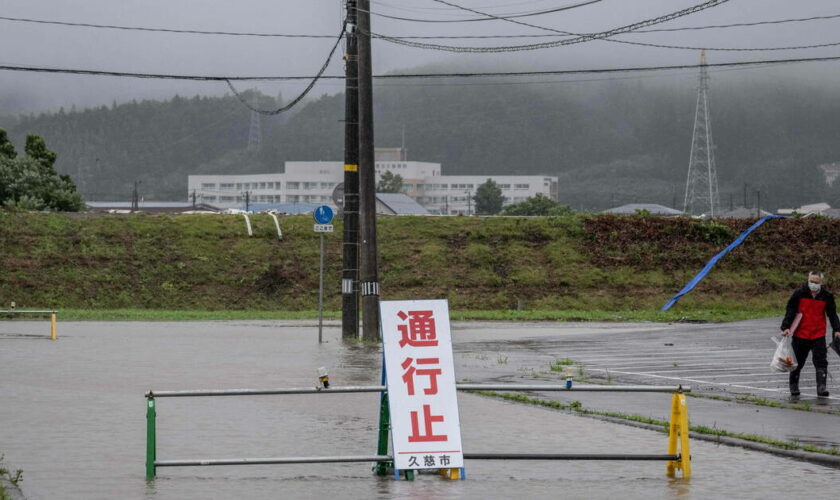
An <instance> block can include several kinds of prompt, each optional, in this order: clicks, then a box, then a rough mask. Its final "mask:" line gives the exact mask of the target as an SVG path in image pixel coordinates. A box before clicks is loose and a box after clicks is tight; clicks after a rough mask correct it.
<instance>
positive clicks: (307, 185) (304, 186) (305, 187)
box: [303, 182, 318, 190]
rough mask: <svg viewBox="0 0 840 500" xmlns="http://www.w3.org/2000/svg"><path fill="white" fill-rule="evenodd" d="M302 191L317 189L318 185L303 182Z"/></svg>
mask: <svg viewBox="0 0 840 500" xmlns="http://www.w3.org/2000/svg"><path fill="white" fill-rule="evenodd" d="M303 189H304V190H310V189H318V183H317V182H304V183H303Z"/></svg>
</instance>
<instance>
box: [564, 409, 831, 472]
mask: <svg viewBox="0 0 840 500" xmlns="http://www.w3.org/2000/svg"><path fill="white" fill-rule="evenodd" d="M575 414H576V415H580V416H582V417H588V418H594V419H597V420H602V421H604V422H610V423H614V424H621V425H629V426H630V427H638V428H640V429H648V430H652V431H657V432H661V433H663V434H664V433H665V431H664V430H663V429H662V426H661V425H654V424H647V423H644V422H634V421H632V420H624V419H623V418H617V417H608V416H605V415H592V414H586V413H575ZM689 435H690V437H691V439H697V440H699V441H708V442H710V443H717V444H724V445H727V446H736V447H739V448H745V449H748V450H753V451H761V452H764V453H769V454H771V455H777V456H780V457H785V458H793V459H796V460H802V461H803V462H809V463H812V464H817V465H822V466H825V467H832V468H834V469H840V456H836V455H825V454H823V453H814V452H811V451H804V450H785V449H783V448H776V447H775V446H770V445H767V444H763V443H756V442H754V441H747V440H746V439H739V438H734V437H729V436H710V435H708V434H700V433H697V432H693V431H692V432H691V433H690V434H689Z"/></svg>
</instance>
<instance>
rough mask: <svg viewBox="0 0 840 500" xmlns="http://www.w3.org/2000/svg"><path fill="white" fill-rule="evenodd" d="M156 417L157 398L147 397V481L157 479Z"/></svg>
mask: <svg viewBox="0 0 840 500" xmlns="http://www.w3.org/2000/svg"><path fill="white" fill-rule="evenodd" d="M149 394H151V393H149ZM155 417H156V413H155V398H154V396H151V395H149V396H146V479H154V478H155V456H156V455H157V443H156V439H155Z"/></svg>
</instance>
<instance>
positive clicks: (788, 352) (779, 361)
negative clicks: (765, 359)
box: [770, 335, 797, 372]
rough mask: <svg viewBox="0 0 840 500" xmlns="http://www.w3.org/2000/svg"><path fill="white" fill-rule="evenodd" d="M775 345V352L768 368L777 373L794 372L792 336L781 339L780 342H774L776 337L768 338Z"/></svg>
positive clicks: (795, 365)
mask: <svg viewBox="0 0 840 500" xmlns="http://www.w3.org/2000/svg"><path fill="white" fill-rule="evenodd" d="M770 339H771V340H772V341H773V342H775V343H776V352H775V353H774V354H773V360H772V361H770V368H772V369H773V370H775V371H777V372H792V371H794V370H796V367H797V364H796V356H795V355H794V353H793V345H792V344H791V342H793V335H788V336H786V337H782V340H776V337H770Z"/></svg>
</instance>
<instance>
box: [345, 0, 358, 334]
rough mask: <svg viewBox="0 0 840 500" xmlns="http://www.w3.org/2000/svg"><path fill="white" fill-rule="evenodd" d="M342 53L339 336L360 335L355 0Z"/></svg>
mask: <svg viewBox="0 0 840 500" xmlns="http://www.w3.org/2000/svg"><path fill="white" fill-rule="evenodd" d="M346 40H347V53H346V54H345V55H344V75H345V80H344V207H343V213H344V245H343V258H344V270H343V272H342V275H341V336H342V338H345V339H354V340H355V339H358V338H359V286H358V285H359V86H358V85H359V84H358V80H359V67H358V62H359V58H358V45H357V40H356V0H347V34H346Z"/></svg>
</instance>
